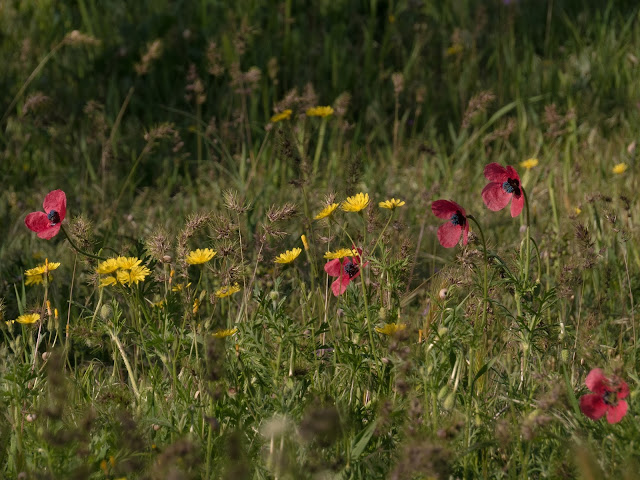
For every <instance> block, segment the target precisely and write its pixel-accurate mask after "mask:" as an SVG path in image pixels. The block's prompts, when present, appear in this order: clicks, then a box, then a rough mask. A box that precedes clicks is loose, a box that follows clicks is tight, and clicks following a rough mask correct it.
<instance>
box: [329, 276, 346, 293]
mask: <svg viewBox="0 0 640 480" xmlns="http://www.w3.org/2000/svg"><path fill="white" fill-rule="evenodd" d="M350 281H351V279H350V278H349V275H342V276H340V277H338V279H337V280H335V281H334V282H333V283H332V284H331V291H332V292H333V294H334V295H335V296H336V297H337V296H339V295H342V294H343V293H344V292H345V291H346V290H347V286H348V285H349V282H350Z"/></svg>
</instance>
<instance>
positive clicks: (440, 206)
mask: <svg viewBox="0 0 640 480" xmlns="http://www.w3.org/2000/svg"><path fill="white" fill-rule="evenodd" d="M458 210H460V211H461V212H462V214H463V215H464V210H463V209H462V207H461V206H460V205H458V204H457V203H456V202H452V201H451V200H436V201H435V202H433V203H432V204H431V211H432V212H433V214H434V215H435V216H436V217H438V218H446V219H447V220H449V219H451V217H453V216H454V215H455V214H456V212H457V211H458Z"/></svg>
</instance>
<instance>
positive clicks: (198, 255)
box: [186, 248, 218, 265]
mask: <svg viewBox="0 0 640 480" xmlns="http://www.w3.org/2000/svg"><path fill="white" fill-rule="evenodd" d="M217 253H218V252H214V251H213V250H211V249H210V248H198V249H197V250H194V251H192V252H189V254H188V255H187V258H186V260H187V263H188V264H189V265H200V264H202V263H207V262H208V261H209V260H211V259H212V258H213V257H215V256H216V254H217Z"/></svg>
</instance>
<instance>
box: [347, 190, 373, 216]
mask: <svg viewBox="0 0 640 480" xmlns="http://www.w3.org/2000/svg"><path fill="white" fill-rule="evenodd" d="M367 205H369V194H368V193H362V192H360V193H358V194H357V195H354V196H353V197H349V198H347V199H346V200H345V201H344V202H342V206H341V207H340V208H342V210H344V211H345V212H359V211H360V210H364V209H365V208H367Z"/></svg>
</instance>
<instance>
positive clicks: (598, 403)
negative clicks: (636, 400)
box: [580, 368, 629, 423]
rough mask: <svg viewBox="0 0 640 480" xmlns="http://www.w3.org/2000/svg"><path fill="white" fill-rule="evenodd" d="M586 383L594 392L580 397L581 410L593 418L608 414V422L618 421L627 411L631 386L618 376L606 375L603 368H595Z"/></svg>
mask: <svg viewBox="0 0 640 480" xmlns="http://www.w3.org/2000/svg"><path fill="white" fill-rule="evenodd" d="M584 383H586V384H587V387H589V390H591V391H592V392H593V393H590V394H588V395H583V396H582V397H580V410H582V413H584V414H585V415H586V416H587V417H589V418H591V419H592V420H599V419H600V418H602V417H603V416H604V414H605V413H606V414H607V422H609V423H618V422H619V421H620V420H622V417H624V416H625V414H626V413H627V408H628V405H627V402H626V401H624V400H622V399H623V398H627V396H628V395H629V387H628V386H627V384H626V383H625V382H624V381H623V380H622V379H620V378H618V377H617V376H615V375H614V376H612V377H610V378H609V377H605V375H604V373H603V372H602V370H600V369H599V368H594V369H593V370H591V371H590V372H589V375H587V378H586V379H585V381H584Z"/></svg>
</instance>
